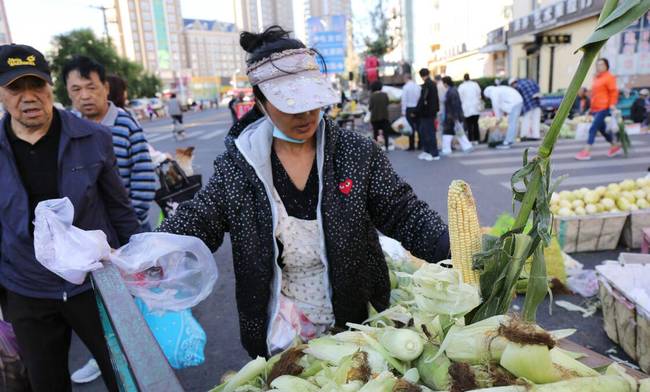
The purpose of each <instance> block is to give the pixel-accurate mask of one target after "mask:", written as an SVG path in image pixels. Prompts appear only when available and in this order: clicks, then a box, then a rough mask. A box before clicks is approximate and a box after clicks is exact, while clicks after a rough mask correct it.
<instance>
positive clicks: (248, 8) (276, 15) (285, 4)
mask: <svg viewBox="0 0 650 392" xmlns="http://www.w3.org/2000/svg"><path fill="white" fill-rule="evenodd" d="M233 1H234V3H235V7H234V8H235V24H236V25H237V28H238V29H239V30H240V31H252V32H260V31H263V30H264V29H266V28H267V27H269V26H272V25H279V26H281V27H282V28H284V29H285V30H291V31H293V30H294V23H293V2H292V0H233Z"/></svg>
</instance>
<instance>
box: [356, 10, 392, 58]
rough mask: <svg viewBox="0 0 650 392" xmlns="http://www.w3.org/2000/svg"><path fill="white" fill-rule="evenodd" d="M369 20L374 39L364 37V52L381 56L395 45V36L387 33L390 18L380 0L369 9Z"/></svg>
mask: <svg viewBox="0 0 650 392" xmlns="http://www.w3.org/2000/svg"><path fill="white" fill-rule="evenodd" d="M395 17H396V16H395ZM370 20H371V22H372V32H373V34H374V39H372V38H370V37H365V39H364V42H365V44H366V53H367V54H369V55H373V56H376V57H382V56H383V55H385V54H386V53H388V52H390V51H391V50H393V49H394V48H395V46H396V45H397V42H396V40H395V37H393V36H392V35H391V34H389V27H390V26H389V24H390V18H389V17H388V16H387V15H386V12H385V11H384V4H383V1H382V0H378V1H377V4H376V5H375V9H374V10H372V11H370Z"/></svg>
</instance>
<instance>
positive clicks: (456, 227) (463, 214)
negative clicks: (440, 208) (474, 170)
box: [447, 180, 481, 287]
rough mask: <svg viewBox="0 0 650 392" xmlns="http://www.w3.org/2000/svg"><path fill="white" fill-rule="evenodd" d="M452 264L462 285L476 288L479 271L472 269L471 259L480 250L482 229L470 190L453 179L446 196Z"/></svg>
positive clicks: (462, 182)
mask: <svg viewBox="0 0 650 392" xmlns="http://www.w3.org/2000/svg"><path fill="white" fill-rule="evenodd" d="M447 208H448V216H449V240H450V245H451V263H452V266H453V268H454V269H456V270H458V272H459V273H460V275H461V276H462V278H463V282H465V283H469V284H472V285H474V286H477V287H478V286H479V271H477V270H474V269H472V256H473V255H474V254H475V253H478V252H480V251H481V227H480V225H479V222H478V215H477V213H476V202H475V201H474V196H472V190H471V189H470V187H469V184H467V183H466V182H465V181H462V180H454V181H452V182H451V185H450V186H449V193H448V194H447Z"/></svg>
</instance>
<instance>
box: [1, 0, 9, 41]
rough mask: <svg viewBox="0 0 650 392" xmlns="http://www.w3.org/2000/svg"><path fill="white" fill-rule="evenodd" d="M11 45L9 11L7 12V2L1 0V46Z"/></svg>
mask: <svg viewBox="0 0 650 392" xmlns="http://www.w3.org/2000/svg"><path fill="white" fill-rule="evenodd" d="M10 43H11V32H10V31H9V22H8V21H7V11H5V2H4V0H0V45H6V44H10Z"/></svg>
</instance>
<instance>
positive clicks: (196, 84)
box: [183, 19, 246, 99]
mask: <svg viewBox="0 0 650 392" xmlns="http://www.w3.org/2000/svg"><path fill="white" fill-rule="evenodd" d="M183 24H184V27H183V39H184V43H185V48H186V50H187V55H186V57H187V59H188V69H189V70H190V72H191V77H192V79H191V83H190V89H191V92H192V96H193V97H194V98H195V99H202V98H203V99H212V98H214V97H216V96H217V94H218V93H220V92H221V89H222V87H225V88H230V86H231V84H230V83H231V81H232V80H234V79H235V78H237V77H238V76H242V75H243V72H244V70H245V69H246V68H245V65H244V51H243V50H242V49H241V47H240V46H239V33H238V32H237V28H236V27H235V25H234V24H233V23H224V22H219V21H215V20H201V19H183Z"/></svg>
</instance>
